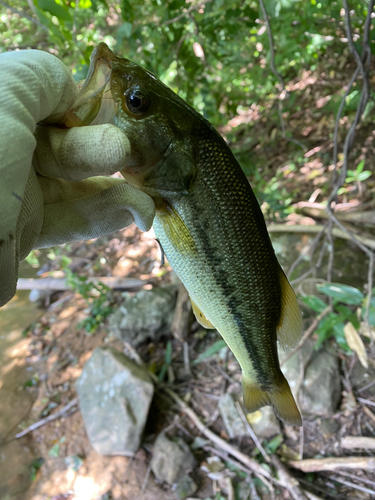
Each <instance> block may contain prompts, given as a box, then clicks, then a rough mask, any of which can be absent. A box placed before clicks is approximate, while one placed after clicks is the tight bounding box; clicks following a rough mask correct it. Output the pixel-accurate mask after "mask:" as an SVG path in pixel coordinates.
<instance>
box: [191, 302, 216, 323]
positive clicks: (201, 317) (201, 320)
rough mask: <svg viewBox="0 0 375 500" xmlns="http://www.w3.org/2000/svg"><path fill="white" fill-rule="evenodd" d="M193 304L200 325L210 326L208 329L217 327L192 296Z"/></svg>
mask: <svg viewBox="0 0 375 500" xmlns="http://www.w3.org/2000/svg"><path fill="white" fill-rule="evenodd" d="M190 301H191V305H192V307H193V313H194V315H195V317H196V319H197V321H198V323H199V324H200V325H202V326H203V328H208V329H215V327H214V326H213V324H212V323H211V322H210V321H209V320H208V319H207V318H206V316H205V315H204V314H203V313H202V311H201V310H200V309H199V307H198V306H197V304H196V303H195V302H194V300H193V299H192V298H191V297H190Z"/></svg>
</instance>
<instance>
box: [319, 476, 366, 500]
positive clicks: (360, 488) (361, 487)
mask: <svg viewBox="0 0 375 500" xmlns="http://www.w3.org/2000/svg"><path fill="white" fill-rule="evenodd" d="M329 479H330V480H331V481H337V482H338V483H341V484H343V485H345V486H349V487H350V488H353V489H355V490H359V491H363V492H364V493H370V495H373V497H372V498H374V495H375V491H374V490H370V489H369V488H365V487H364V486H359V484H355V483H352V482H351V481H345V480H344V479H341V477H337V476H330V477H329Z"/></svg>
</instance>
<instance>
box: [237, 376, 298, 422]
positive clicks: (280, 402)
mask: <svg viewBox="0 0 375 500" xmlns="http://www.w3.org/2000/svg"><path fill="white" fill-rule="evenodd" d="M242 387H243V399H244V405H245V408H246V410H247V411H248V412H249V413H253V412H254V411H257V410H259V408H262V407H263V406H267V405H271V406H272V407H273V409H274V412H275V413H276V415H277V416H278V417H279V418H280V420H282V421H283V422H285V423H286V424H289V425H297V426H301V425H302V417H301V414H300V412H299V409H298V407H297V404H296V402H295V400H294V397H293V394H292V391H291V390H290V387H289V384H288V381H287V380H286V378H285V377H283V380H282V383H281V384H280V385H279V386H278V387H275V389H273V390H272V391H264V390H262V388H261V387H260V386H259V385H258V384H257V383H256V382H254V381H253V380H251V379H250V378H249V377H247V376H246V375H244V374H242Z"/></svg>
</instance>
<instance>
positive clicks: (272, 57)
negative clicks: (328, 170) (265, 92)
mask: <svg viewBox="0 0 375 500" xmlns="http://www.w3.org/2000/svg"><path fill="white" fill-rule="evenodd" d="M259 3H260V7H261V9H262V13H263V18H264V22H265V23H266V28H267V34H268V41H269V45H270V66H271V71H272V73H273V74H274V75H275V76H276V78H277V79H278V80H279V83H280V93H279V99H278V104H277V108H278V113H279V120H280V125H281V131H282V136H283V138H284V139H285V140H287V141H289V142H293V143H294V144H297V146H299V147H300V148H302V149H303V150H305V151H306V149H307V148H306V146H305V145H304V144H302V142H300V141H298V140H297V139H294V138H291V137H287V135H286V126H285V121H284V117H283V104H282V98H284V97H289V95H288V92H287V91H286V89H285V84H284V80H283V77H282V76H281V74H280V73H279V72H278V71H277V69H276V66H275V48H274V44H273V36H272V30H271V24H270V21H269V19H268V14H267V9H266V6H265V5H264V2H263V0H260V2H259Z"/></svg>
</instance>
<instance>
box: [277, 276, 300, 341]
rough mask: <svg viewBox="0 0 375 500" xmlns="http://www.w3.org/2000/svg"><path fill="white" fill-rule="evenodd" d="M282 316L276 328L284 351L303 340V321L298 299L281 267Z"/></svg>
mask: <svg viewBox="0 0 375 500" xmlns="http://www.w3.org/2000/svg"><path fill="white" fill-rule="evenodd" d="M279 276H280V286H281V316H280V321H279V324H278V325H277V328H276V334H277V340H278V341H279V342H280V345H281V346H282V347H283V348H284V349H291V348H292V347H294V346H295V345H297V344H298V342H299V341H300V339H301V334H302V319H301V312H300V310H299V307H298V302H297V297H296V294H295V293H294V291H293V288H292V287H291V285H290V283H289V281H288V278H287V277H286V276H285V274H284V271H283V270H282V269H281V267H280V271H279Z"/></svg>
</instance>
